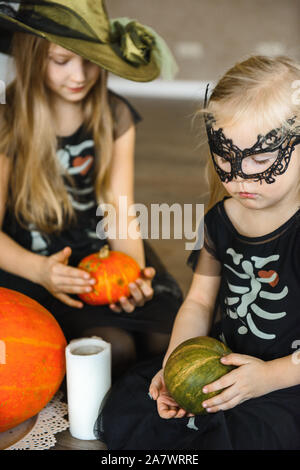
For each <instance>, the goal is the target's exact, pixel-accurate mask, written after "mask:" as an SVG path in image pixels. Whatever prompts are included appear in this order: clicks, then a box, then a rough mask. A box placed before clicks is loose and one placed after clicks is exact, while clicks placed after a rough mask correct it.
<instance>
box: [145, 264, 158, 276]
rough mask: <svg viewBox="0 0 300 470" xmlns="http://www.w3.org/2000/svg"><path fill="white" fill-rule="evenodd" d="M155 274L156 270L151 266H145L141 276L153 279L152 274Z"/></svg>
mask: <svg viewBox="0 0 300 470" xmlns="http://www.w3.org/2000/svg"><path fill="white" fill-rule="evenodd" d="M155 274H156V271H155V269H154V268H152V267H150V266H149V267H147V268H144V269H143V276H144V277H145V278H146V279H153V278H154V276H155Z"/></svg>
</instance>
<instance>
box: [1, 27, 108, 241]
mask: <svg viewBox="0 0 300 470" xmlns="http://www.w3.org/2000/svg"><path fill="white" fill-rule="evenodd" d="M49 46H50V43H49V42H48V41H46V40H44V39H42V38H38V37H35V36H33V35H29V34H24V33H15V34H14V38H13V44H12V56H13V58H14V61H15V68H16V76H15V79H14V80H13V82H12V83H11V84H10V85H9V86H8V87H7V90H6V105H5V106H1V107H0V113H1V114H0V153H1V154H5V155H7V156H8V157H9V159H10V172H9V173H10V177H9V185H8V188H9V190H8V201H7V203H8V208H9V209H10V210H12V211H13V212H14V214H15V217H16V218H17V220H18V222H19V223H20V224H21V226H23V227H25V228H27V227H28V225H29V224H34V225H35V226H36V227H37V228H38V229H39V230H40V231H43V232H45V233H52V232H59V231H61V230H62V229H63V228H65V227H66V226H67V225H68V224H69V223H71V222H72V221H75V220H76V214H75V212H74V209H73V207H72V203H71V200H70V198H69V196H68V193H67V190H66V188H65V184H64V179H63V178H64V177H65V178H67V180H68V182H69V183H70V184H72V185H73V184H74V182H73V179H72V177H71V176H70V175H68V174H67V173H66V172H65V171H64V170H63V169H62V167H61V165H60V163H59V161H58V158H57V154H56V152H57V136H56V133H55V124H54V122H53V115H52V112H51V101H50V94H49V90H48V89H47V87H46V86H45V76H46V67H47V57H48V50H49ZM82 109H83V116H84V121H83V124H84V126H85V128H86V130H87V131H91V132H92V135H93V138H94V143H95V152H96V155H95V172H94V175H95V176H94V182H93V183H94V188H95V194H96V199H97V202H98V203H100V202H103V201H106V202H107V201H111V192H110V169H111V156H112V146H113V123H112V116H111V110H110V106H109V103H108V95H107V73H106V72H105V71H104V70H101V74H100V76H99V78H98V80H97V82H96V83H95V85H94V86H93V88H92V90H91V91H90V92H89V93H88V95H87V96H86V98H85V99H84V102H83V106H82ZM100 152H101V165H100Z"/></svg>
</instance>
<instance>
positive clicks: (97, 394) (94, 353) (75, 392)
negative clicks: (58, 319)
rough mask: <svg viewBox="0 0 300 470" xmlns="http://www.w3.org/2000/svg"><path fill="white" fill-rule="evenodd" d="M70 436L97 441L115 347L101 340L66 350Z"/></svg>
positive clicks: (86, 340) (73, 344)
mask: <svg viewBox="0 0 300 470" xmlns="http://www.w3.org/2000/svg"><path fill="white" fill-rule="evenodd" d="M66 375H67V397H68V415H69V424H70V433H71V435H72V436H73V437H75V438H77V439H82V440H95V439H97V437H96V436H95V433H94V426H95V423H96V420H97V418H98V415H99V411H100V409H101V404H102V401H103V399H104V397H105V395H106V394H107V392H108V391H109V389H110V387H111V345H110V344H109V343H106V342H105V341H103V340H102V339H101V338H98V337H95V336H93V337H91V338H80V339H76V340H72V341H71V342H70V343H69V345H68V346H67V347H66Z"/></svg>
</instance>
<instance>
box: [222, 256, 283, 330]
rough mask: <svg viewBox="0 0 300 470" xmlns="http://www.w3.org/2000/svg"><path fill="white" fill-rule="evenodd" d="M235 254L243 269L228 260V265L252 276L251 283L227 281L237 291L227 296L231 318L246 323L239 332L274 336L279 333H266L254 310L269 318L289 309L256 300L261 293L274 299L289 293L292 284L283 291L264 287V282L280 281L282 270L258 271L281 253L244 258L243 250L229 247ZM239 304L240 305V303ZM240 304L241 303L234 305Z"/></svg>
mask: <svg viewBox="0 0 300 470" xmlns="http://www.w3.org/2000/svg"><path fill="white" fill-rule="evenodd" d="M226 253H228V254H229V255H231V256H232V259H233V262H234V264H235V265H236V266H241V268H242V270H243V272H238V271H236V270H235V269H233V268H232V267H231V266H229V265H228V264H225V265H224V266H225V267H226V268H227V269H229V270H230V271H231V272H233V273H234V274H235V275H236V276H237V277H239V278H240V279H249V281H250V287H245V286H239V285H233V284H231V283H230V282H229V281H227V284H228V287H229V290H230V291H231V292H232V293H233V294H234V296H232V297H227V298H226V299H225V302H226V304H227V307H228V308H227V314H228V315H229V316H230V318H233V319H239V320H240V322H242V323H243V325H242V326H240V327H239V328H238V333H239V334H246V333H248V330H249V329H250V331H251V332H252V333H253V334H254V335H256V336H258V337H259V338H262V339H274V338H276V335H275V334H273V333H265V332H263V331H261V330H259V329H258V327H257V326H256V324H255V321H254V319H253V314H254V315H257V316H258V317H261V318H264V319H266V320H278V319H280V318H282V317H284V316H285V315H286V312H276V313H272V312H267V311H265V310H263V309H261V308H260V307H259V306H258V305H256V304H255V301H256V299H257V298H258V297H261V298H263V299H268V300H270V301H274V300H280V299H283V298H284V297H286V295H287V294H288V287H287V286H285V287H284V288H283V289H282V290H281V292H278V293H272V292H270V291H267V290H262V287H263V285H266V284H267V285H269V286H271V287H272V288H274V287H275V286H276V284H277V282H278V279H279V278H278V274H277V272H275V271H273V270H271V269H270V270H269V271H258V272H257V271H256V272H255V269H256V270H257V269H261V268H263V267H264V266H265V265H266V264H268V263H271V262H272V261H277V260H278V259H279V255H272V256H269V257H267V258H260V257H258V256H251V261H248V260H243V258H244V256H243V255H242V254H239V253H236V252H235V251H234V250H233V249H232V248H228V250H227V251H226ZM237 304H239V305H237ZM235 305H237V307H234V306H235Z"/></svg>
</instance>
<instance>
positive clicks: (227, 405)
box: [206, 395, 245, 413]
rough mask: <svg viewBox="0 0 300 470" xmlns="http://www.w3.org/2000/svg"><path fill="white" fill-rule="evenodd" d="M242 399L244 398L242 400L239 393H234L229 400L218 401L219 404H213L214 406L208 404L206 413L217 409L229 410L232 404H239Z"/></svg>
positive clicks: (214, 411)
mask: <svg viewBox="0 0 300 470" xmlns="http://www.w3.org/2000/svg"><path fill="white" fill-rule="evenodd" d="M243 401H245V400H242V399H241V397H240V395H236V396H235V397H233V398H232V399H231V400H228V401H225V402H223V403H220V404H219V405H214V406H210V407H209V408H206V411H208V413H216V412H217V411H220V410H223V411H224V410H229V409H230V408H233V407H234V406H237V405H239V404H240V403H242V402H243Z"/></svg>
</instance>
